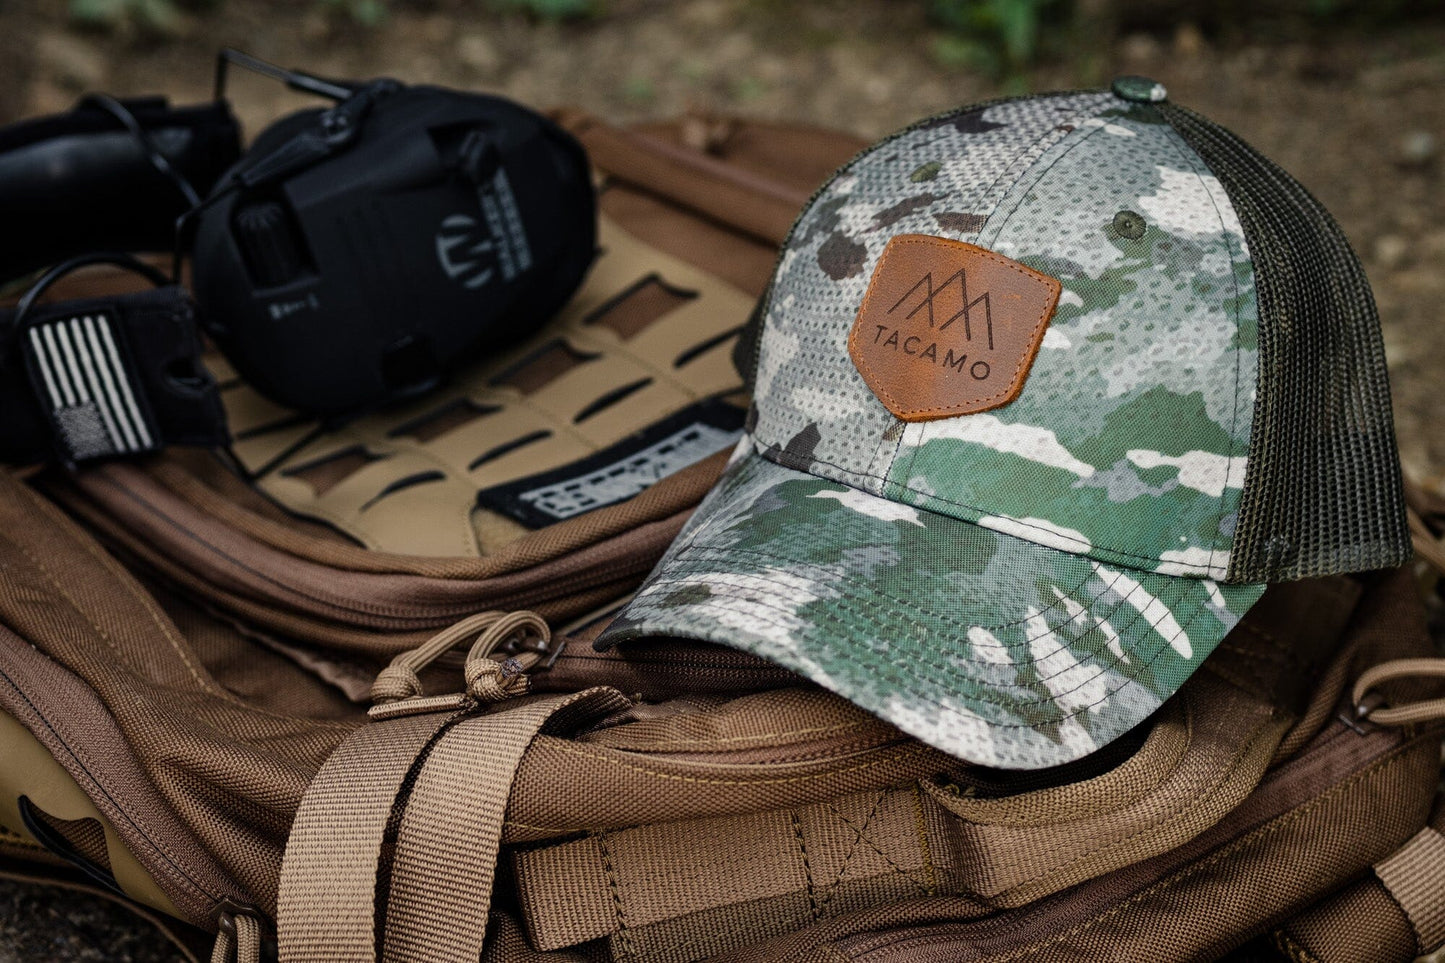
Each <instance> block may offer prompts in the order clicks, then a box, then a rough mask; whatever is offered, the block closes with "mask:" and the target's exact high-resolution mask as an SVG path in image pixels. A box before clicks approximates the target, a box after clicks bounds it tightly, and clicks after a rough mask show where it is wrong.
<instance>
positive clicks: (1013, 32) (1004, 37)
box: [927, 0, 1070, 74]
mask: <svg viewBox="0 0 1445 963" xmlns="http://www.w3.org/2000/svg"><path fill="white" fill-rule="evenodd" d="M927 2H928V13H929V16H930V18H932V19H933V21H934V22H936V23H938V24H939V25H940V26H942V27H944V28H946V29H947V30H948V31H949V32H948V33H946V34H944V35H943V36H941V37H939V38H938V40H937V41H936V43H935V44H934V56H936V57H937V58H938V60H939V61H940V62H941V63H943V64H945V65H947V66H953V67H965V68H973V69H984V70H987V71H989V72H991V73H995V74H1003V73H1010V74H1013V73H1017V72H1018V71H1020V70H1022V69H1023V68H1024V67H1027V66H1028V65H1029V64H1030V63H1032V62H1033V61H1034V59H1035V58H1036V57H1037V56H1038V53H1039V46H1040V36H1041V34H1042V31H1043V28H1044V26H1045V24H1046V23H1047V22H1049V21H1050V20H1052V19H1057V18H1058V17H1060V16H1061V15H1064V14H1067V13H1068V10H1069V7H1070V4H1069V2H1068V0H927Z"/></svg>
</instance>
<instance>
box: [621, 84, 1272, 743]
mask: <svg viewBox="0 0 1445 963" xmlns="http://www.w3.org/2000/svg"><path fill="white" fill-rule="evenodd" d="M899 234H926V235H932V236H936V237H943V238H948V239H952V240H959V241H966V242H969V243H972V244H976V245H978V246H980V247H983V248H986V249H988V250H990V251H994V252H997V253H999V254H1002V255H1005V256H1007V257H1009V258H1012V259H1014V260H1016V261H1019V262H1021V263H1023V264H1025V265H1027V266H1028V267H1031V268H1034V269H1035V270H1038V271H1040V272H1043V273H1044V274H1047V275H1049V276H1051V277H1054V278H1057V279H1058V280H1059V281H1060V282H1061V283H1062V286H1063V293H1062V296H1061V298H1060V300H1059V304H1058V308H1057V309H1056V311H1055V313H1054V316H1053V318H1052V320H1051V322H1050V323H1049V325H1048V328H1047V330H1046V333H1045V335H1044V340H1043V344H1042V347H1041V349H1040V351H1039V353H1038V355H1037V358H1036V359H1035V360H1034V362H1033V367H1032V370H1031V372H1030V373H1029V374H1028V377H1027V380H1026V381H1025V383H1024V386H1023V389H1022V392H1021V394H1020V395H1019V396H1018V398H1017V399H1016V400H1015V401H1013V402H1011V403H1009V404H1007V405H1004V406H1003V407H1000V408H996V409H993V410H990V411H986V412H982V413H978V414H970V415H963V416H958V417H952V418H943V419H938V420H932V421H915V422H910V423H905V422H902V421H899V420H897V419H896V418H894V417H893V415H892V414H891V413H890V412H889V411H888V410H887V409H886V408H885V407H884V406H883V404H882V403H881V402H880V401H879V400H878V398H876V397H875V396H874V394H873V392H872V391H871V390H870V389H869V388H868V386H867V385H866V384H865V383H864V381H863V378H862V376H861V375H860V374H859V373H858V370H857V369H856V368H855V367H854V366H853V363H852V361H851V359H850V358H849V354H848V349H847V338H848V333H849V330H850V328H851V326H852V324H853V321H854V317H855V315H856V314H857V312H858V308H859V305H860V303H861V301H862V299H863V295H864V293H865V291H866V289H867V287H868V284H869V280H870V278H871V276H872V273H873V269H874V266H875V264H876V263H877V261H878V258H879V256H880V255H881V254H882V252H883V249H884V247H885V245H886V244H887V243H888V241H889V239H890V238H892V237H894V236H895V235H899ZM763 317H764V325H763V329H762V335H761V344H760V350H759V356H758V368H757V372H756V384H755V391H754V412H753V416H752V419H751V426H750V430H751V437H750V439H747V440H746V444H747V445H748V446H750V447H749V448H748V449H747V450H746V451H745V452H744V453H743V454H742V455H740V457H739V459H738V460H737V461H735V462H734V464H733V465H732V467H731V469H730V470H729V472H728V473H727V475H726V476H725V477H724V479H723V481H722V482H721V483H720V486H719V489H718V490H717V491H716V492H715V493H714V494H713V495H712V496H711V497H710V498H709V499H708V501H707V502H705V503H704V505H703V506H702V507H701V508H700V509H699V511H698V513H697V515H696V516H695V518H694V520H693V522H692V523H691V524H690V525H689V527H688V528H687V529H685V530H684V533H683V535H682V536H681V537H680V538H679V541H678V544H677V546H676V547H675V548H674V550H673V551H672V552H671V553H670V554H669V556H668V557H667V558H666V559H665V560H664V561H663V562H662V563H661V564H660V565H659V567H658V569H657V570H656V572H654V574H653V576H652V578H651V579H650V580H649V583H648V584H647V585H646V586H645V587H644V589H643V590H642V592H641V593H640V594H639V595H638V597H637V598H636V599H635V600H634V602H633V603H632V604H631V605H630V606H629V607H628V609H626V610H625V611H624V613H623V615H622V617H621V618H620V619H619V621H618V623H617V624H616V625H614V627H613V628H612V629H611V630H610V631H609V632H608V633H607V634H605V635H604V636H603V637H602V639H601V640H599V642H600V644H609V643H610V642H612V641H616V640H619V639H623V638H633V637H638V636H641V635H647V634H653V635H681V636H688V637H693V638H703V639H710V640H713V641H718V642H724V643H728V644H731V645H736V646H740V647H742V648H746V649H749V650H751V651H754V652H757V653H759V654H761V655H764V656H767V657H770V658H773V659H775V660H777V661H779V662H781V663H783V664H785V665H788V666H790V667H792V668H793V669H795V670H797V671H799V672H801V673H802V674H804V675H806V676H808V677H809V678H811V679H813V680H815V681H817V682H819V683H820V684H822V685H825V686H827V687H829V688H832V689H834V690H835V691H837V692H839V693H841V694H843V695H845V696H847V697H848V698H850V699H853V700H854V701H856V702H858V703H859V704H860V705H863V706H865V707H866V708H868V709H871V710H872V711H874V712H876V713H878V714H879V715H881V716H883V717H884V718H887V719H889V720H890V721H892V722H894V723H895V724H897V725H899V726H900V727H901V728H903V729H905V730H907V731H908V732H910V733H912V734H914V735H916V736H918V737H919V738H922V739H924V740H925V741H927V742H929V743H931V744H933V745H935V746H938V747H939V748H941V749H944V750H945V751H949V752H952V753H954V754H956V755H958V756H961V757H963V758H965V759H968V760H971V761H974V762H979V763H984V764H989V765H995V766H1004V767H1011V768H1035V767H1040V766H1049V765H1056V764H1059V763H1062V762H1066V761H1069V760H1071V759H1075V758H1078V757H1079V756H1081V755H1083V754H1085V753H1087V752H1089V751H1091V750H1092V749H1094V748H1095V747H1096V746H1098V745H1099V744H1102V743H1103V742H1106V741H1108V740H1109V739H1112V738H1114V737H1116V736H1118V735H1120V734H1122V733H1123V732H1125V731H1126V730H1128V729H1129V728H1131V727H1132V726H1134V725H1135V724H1137V723H1138V722H1139V721H1140V720H1142V719H1143V718H1144V716H1145V715H1147V714H1148V713H1149V712H1150V711H1152V710H1153V708H1154V707H1155V706H1157V705H1158V703H1159V701H1160V700H1161V699H1163V698H1165V697H1167V696H1168V695H1169V694H1171V693H1172V692H1173V691H1175V690H1176V689H1177V688H1178V686H1179V685H1180V684H1182V683H1183V681H1184V679H1185V678H1187V677H1188V675H1189V673H1190V672H1191V671H1192V670H1193V669H1194V668H1195V667H1197V666H1198V664H1199V663H1200V662H1201V661H1202V660H1203V659H1204V657H1205V656H1207V655H1208V654H1209V652H1210V651H1211V650H1212V649H1213V648H1214V646H1215V645H1216V644H1217V643H1218V642H1219V640H1220V639H1221V638H1222V637H1223V635H1224V634H1225V633H1226V632H1227V631H1228V630H1229V629H1230V628H1231V627H1232V626H1233V625H1234V623H1235V621H1236V620H1237V619H1238V617H1239V616H1240V615H1242V614H1243V612H1244V611H1245V610H1247V608H1248V607H1249V606H1250V605H1251V604H1252V603H1253V602H1254V601H1255V600H1256V599H1257V598H1258V597H1259V595H1260V594H1261V593H1262V591H1263V588H1262V587H1261V586H1251V585H1228V584H1221V583H1225V582H1228V581H1229V559H1230V549H1231V542H1232V537H1233V532H1234V526H1235V522H1236V519H1237V517H1238V512H1239V502H1240V494H1241V491H1242V489H1243V487H1244V484H1245V477H1246V472H1247V467H1248V464H1247V463H1248V459H1247V453H1248V450H1249V441H1250V427H1251V416H1252V411H1253V400H1254V391H1255V384H1256V379H1257V369H1258V349H1257V322H1258V306H1257V302H1256V299H1255V291H1254V276H1253V269H1252V266H1251V263H1250V260H1249V254H1248V250H1247V246H1246V243H1245V238H1244V234H1243V230H1242V229H1241V227H1240V223H1239V220H1238V218H1237V216H1236V215H1235V212H1234V209H1233V208H1232V206H1231V205H1230V201H1229V198H1228V197H1227V196H1226V194H1225V192H1224V190H1223V188H1222V187H1221V186H1220V184H1219V182H1218V180H1217V179H1216V178H1215V177H1214V176H1213V175H1212V174H1210V172H1209V170H1208V169H1207V168H1206V167H1205V165H1204V163H1203V161H1202V160H1201V159H1200V158H1199V157H1198V155H1197V154H1196V153H1195V152H1194V151H1193V150H1192V149H1190V148H1189V147H1188V145H1187V144H1186V143H1185V142H1184V141H1183V140H1182V139H1181V138H1180V136H1179V135H1178V134H1177V133H1176V132H1175V131H1174V129H1173V128H1172V127H1170V126H1169V125H1168V124H1166V123H1165V122H1164V121H1163V120H1162V118H1161V117H1160V115H1159V113H1158V111H1157V109H1156V108H1155V107H1153V106H1151V105H1149V104H1145V103H1136V102H1130V101H1126V100H1123V99H1121V98H1119V97H1115V96H1113V95H1110V94H1108V93H1084V94H1064V95H1052V96H1045V97H1035V98H1026V99H1020V100H1015V101H1010V102H1004V103H1000V104H996V105H992V106H988V107H985V108H983V109H976V110H965V111H962V112H959V113H956V114H952V115H948V116H945V117H943V118H938V119H934V120H932V121H929V122H926V123H923V124H920V125H917V126H915V127H913V128H910V129H908V130H906V131H904V132H902V133H901V134H899V135H895V136H894V137H892V138H889V139H887V140H885V141H883V142H881V143H880V144H879V145H877V146H876V147H875V148H874V149H872V150H871V151H870V152H868V153H867V154H865V155H864V156H862V157H860V158H859V159H857V160H855V161H854V162H853V163H852V164H851V165H849V166H848V167H847V168H845V169H844V170H842V171H840V172H839V174H838V175H836V176H835V178H834V180H833V181H832V182H831V183H830V184H829V185H828V186H827V187H826V188H825V189H824V190H823V191H822V192H821V193H820V194H819V195H818V196H817V198H816V199H815V200H814V202H813V203H812V205H811V206H810V207H809V208H808V210H806V211H805V212H804V213H803V215H802V217H801V218H800V219H799V221H798V223H797V225H796V226H795V228H794V231H793V234H792V236H791V238H790V239H789V242H788V244H787V245H786V247H785V251H784V255H783V257H782V260H781V262H780V265H779V268H778V272H777V275H776V276H775V278H774V283H773V286H772V289H771V291H770V294H769V296H768V301H767V303H766V304H765V307H764V315H763ZM748 452H750V454H749V453H748Z"/></svg>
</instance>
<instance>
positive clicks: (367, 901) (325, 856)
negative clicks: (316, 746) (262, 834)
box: [276, 715, 450, 963]
mask: <svg viewBox="0 0 1445 963" xmlns="http://www.w3.org/2000/svg"><path fill="white" fill-rule="evenodd" d="M449 718H450V717H447V716H437V715H431V716H411V717H407V718H402V719H398V720H394V721H391V722H387V723H385V724H375V725H367V726H362V727H361V728H360V729H358V730H357V731H356V732H355V733H354V734H353V735H351V736H350V737H349V738H348V739H347V740H346V741H345V742H343V743H342V744H341V745H340V746H339V747H337V749H336V751H335V752H334V753H333V754H332V755H331V757H330V758H329V759H327V760H326V764H325V765H323V766H322V767H321V771H320V772H319V773H317V774H316V778H315V779H314V780H313V781H312V783H311V786H310V787H309V788H308V789H307V790H306V795H305V796H304V797H303V798H302V800H301V808H300V809H299V810H298V811H297V813H296V821H295V822H294V823H293V824H292V826H291V836H290V838H289V839H288V840H287V843H286V855H285V857H284V858H283V860H282V862H281V890H280V894H279V897H278V899H277V909H276V935H277V941H278V943H279V945H280V959H281V963H289V961H297V963H301V961H312V960H369V959H373V958H374V957H375V953H376V947H375V942H376V941H375V935H374V932H373V930H374V929H375V924H374V919H375V909H374V906H375V895H376V882H377V870H378V865H379V863H380V860H381V844H382V839H383V836H384V835H385V832H386V824H387V820H388V819H390V818H391V810H392V805H393V804H394V803H395V801H396V796H397V793H398V792H399V791H400V790H401V786H402V782H403V780H404V779H405V778H406V774H407V772H408V771H409V770H410V769H411V764H412V762H413V761H414V760H415V759H416V756H417V754H418V753H419V752H421V750H422V749H423V748H424V747H425V746H426V744H427V742H428V741H430V739H431V738H432V736H433V735H435V734H436V732H437V730H439V729H440V728H441V727H442V726H443V725H445V724H446V723H447V722H448V721H449Z"/></svg>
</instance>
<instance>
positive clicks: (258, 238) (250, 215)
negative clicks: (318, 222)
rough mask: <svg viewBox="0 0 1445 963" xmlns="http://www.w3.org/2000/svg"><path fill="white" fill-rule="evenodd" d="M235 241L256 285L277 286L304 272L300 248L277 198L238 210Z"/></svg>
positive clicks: (262, 286)
mask: <svg viewBox="0 0 1445 963" xmlns="http://www.w3.org/2000/svg"><path fill="white" fill-rule="evenodd" d="M236 243H237V244H238V245H239V246H240V248H241V256H242V257H243V258H244V259H245V261H246V267H247V269H248V270H249V271H250V272H251V278H252V280H253V281H254V282H255V283H256V286H257V287H261V288H273V287H278V286H279V285H282V284H285V283H286V282H287V281H290V280H291V279H292V278H294V277H296V275H297V274H299V273H300V272H301V269H302V267H303V264H302V257H301V251H300V248H299V247H298V245H297V243H296V237H295V235H294V234H293V233H292V231H291V222H290V219H289V218H287V216H286V209H285V208H284V207H282V206H281V204H280V203H279V202H277V201H258V202H256V203H254V204H247V205H246V206H245V207H243V208H241V209H240V210H239V211H238V212H237V213H236Z"/></svg>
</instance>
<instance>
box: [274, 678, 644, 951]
mask: <svg viewBox="0 0 1445 963" xmlns="http://www.w3.org/2000/svg"><path fill="white" fill-rule="evenodd" d="M629 704H630V703H629V701H628V700H627V699H626V697H624V696H623V695H622V694H621V693H619V692H617V691H616V690H615V689H609V688H594V689H586V690H584V691H582V692H577V693H573V694H569V695H562V696H551V697H546V698H540V699H536V700H535V701H529V702H526V703H525V704H519V705H517V706H515V707H512V706H508V707H506V708H504V709H501V710H499V711H493V712H491V713H490V714H486V715H476V714H473V709H474V708H475V705H476V704H475V703H473V704H472V707H471V708H468V709H466V710H464V711H462V712H456V713H446V712H432V713H428V714H420V715H403V716H401V717H399V718H394V719H388V720H387V721H384V722H379V723H374V724H372V725H368V726H363V727H362V728H361V729H359V730H358V731H357V732H356V733H354V734H353V735H352V736H351V737H350V738H348V739H347V740H346V741H345V742H343V743H342V744H341V746H340V747H339V748H338V749H337V750H336V752H335V753H334V754H332V756H331V758H329V759H328V760H327V761H326V764H325V765H324V766H322V768H321V771H320V773H318V775H317V776H316V779H315V780H314V781H313V782H312V783H311V786H310V787H309V788H308V789H307V791H306V795H305V797H304V798H303V799H302V801H301V807H300V809H299V810H298V812H297V814H296V820H295V822H294V823H293V825H292V830H291V838H290V840H289V841H288V842H287V845H286V855H285V859H284V860H283V862H282V866H281V889H280V898H279V900H278V910H277V919H276V926H277V939H278V943H279V944H280V950H281V952H280V959H281V961H282V963H341V961H347V963H353V961H366V960H378V959H387V960H393V959H395V960H409V961H417V963H475V961H476V959H477V958H478V957H479V955H480V953H481V950H482V942H483V938H484V937H485V935H486V927H487V911H486V907H488V906H489V905H490V902H491V895H492V883H493V878H494V874H495V871H496V862H497V853H498V851H499V849H500V846H501V839H502V823H503V816H504V815H505V812H506V807H507V800H508V797H509V796H510V795H511V789H512V780H513V778H514V776H515V775H516V771H517V766H518V765H519V764H520V763H521V760H522V756H523V754H524V753H525V752H526V750H527V747H528V746H530V745H531V743H532V740H533V739H534V738H535V737H536V736H537V734H538V733H539V732H541V731H542V730H543V728H544V727H549V728H552V729H556V730H566V729H569V728H575V727H577V726H580V725H582V724H585V723H586V722H587V721H590V720H591V719H593V718H595V717H597V716H599V715H603V714H606V713H610V712H614V711H617V710H619V709H623V708H626V707H627V706H628V705H629Z"/></svg>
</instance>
